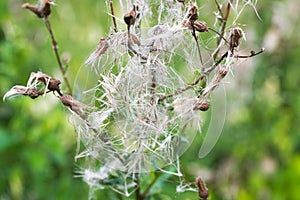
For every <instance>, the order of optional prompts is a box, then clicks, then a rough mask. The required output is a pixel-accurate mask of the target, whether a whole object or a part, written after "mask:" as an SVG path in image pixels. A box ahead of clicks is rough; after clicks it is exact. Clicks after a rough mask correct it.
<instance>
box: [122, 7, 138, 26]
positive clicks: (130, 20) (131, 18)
mask: <svg viewBox="0 0 300 200" xmlns="http://www.w3.org/2000/svg"><path fill="white" fill-rule="evenodd" d="M135 20H136V6H135V5H134V6H133V8H132V10H131V11H130V12H129V13H126V14H125V15H124V21H125V23H126V24H127V26H128V27H130V26H131V25H134V23H135Z"/></svg>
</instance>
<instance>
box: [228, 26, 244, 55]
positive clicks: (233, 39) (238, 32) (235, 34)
mask: <svg viewBox="0 0 300 200" xmlns="http://www.w3.org/2000/svg"><path fill="white" fill-rule="evenodd" d="M243 36H244V32H243V30H242V29H241V28H239V27H236V28H233V29H231V34H230V43H229V45H230V49H231V50H233V49H234V48H235V47H238V46H239V45H240V39H241V38H242V37H243Z"/></svg>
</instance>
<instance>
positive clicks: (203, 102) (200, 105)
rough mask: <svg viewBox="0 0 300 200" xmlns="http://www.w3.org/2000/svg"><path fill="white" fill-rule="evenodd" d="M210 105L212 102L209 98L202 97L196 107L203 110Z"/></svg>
mask: <svg viewBox="0 0 300 200" xmlns="http://www.w3.org/2000/svg"><path fill="white" fill-rule="evenodd" d="M209 107H210V103H209V101H208V100H207V99H200V100H198V102H197V103H196V104H195V107H194V109H195V110H201V111H207V110H208V109H209Z"/></svg>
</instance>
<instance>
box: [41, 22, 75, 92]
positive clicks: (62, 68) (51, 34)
mask: <svg viewBox="0 0 300 200" xmlns="http://www.w3.org/2000/svg"><path fill="white" fill-rule="evenodd" d="M45 25H46V27H47V30H48V31H49V34H50V37H51V40H52V48H53V51H54V54H55V57H56V60H57V63H58V66H59V69H60V71H61V73H62V76H63V79H64V81H65V84H66V86H67V89H68V93H69V94H71V93H72V88H71V85H70V83H69V80H68V78H67V76H66V70H65V69H64V67H63V65H62V62H61V59H60V57H59V54H58V48H57V42H56V40H55V37H54V34H53V31H52V28H51V24H50V21H49V19H48V17H45Z"/></svg>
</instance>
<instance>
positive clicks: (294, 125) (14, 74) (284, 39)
mask: <svg viewBox="0 0 300 200" xmlns="http://www.w3.org/2000/svg"><path fill="white" fill-rule="evenodd" d="M25 2H26V1H21V0H6V1H0V97H1V98H2V97H3V95H4V94H5V92H6V91H8V90H9V89H10V88H11V87H12V86H13V85H17V84H19V85H25V84H26V82H27V79H28V77H29V75H30V73H31V72H32V71H34V72H36V71H38V70H41V71H43V72H45V73H47V74H49V75H52V76H54V77H57V78H60V77H61V76H60V72H59V70H58V67H57V64H56V60H55V57H54V54H53V51H52V49H51V40H50V37H49V35H48V32H47V30H46V28H45V26H44V24H43V21H42V20H40V19H38V18H36V17H35V16H34V15H33V14H32V13H30V12H28V11H27V10H24V9H22V8H21V5H22V4H23V3H25ZM30 3H36V2H35V1H31V2H30ZM201 3H202V4H203V1H199V7H200V17H201V16H203V18H204V19H205V20H206V21H207V22H208V24H211V23H213V22H214V15H213V11H214V10H215V7H214V4H213V1H211V2H210V1H207V3H206V2H205V3H206V4H207V5H205V6H201V5H202V4H201ZM207 8H210V9H207ZM208 11H209V12H208ZM257 11H258V13H259V15H260V17H261V19H262V20H259V19H258V18H257V16H256V15H255V12H254V10H253V9H252V8H251V7H248V8H247V9H246V11H245V12H244V13H243V14H242V16H241V18H240V20H239V23H240V24H241V25H242V26H243V28H244V30H245V32H246V37H247V41H243V44H242V47H241V52H243V51H244V52H249V51H250V50H259V49H260V48H261V47H265V48H266V52H265V53H264V54H262V55H260V56H258V57H255V58H251V59H250V60H249V61H247V62H239V65H238V66H237V67H236V68H235V69H234V70H233V74H234V76H233V75H230V76H229V78H228V79H227V80H226V82H228V83H229V84H228V85H227V86H226V88H227V109H228V112H227V118H226V124H225V127H224V130H223V132H222V135H221V137H220V139H219V140H218V143H217V145H216V146H215V148H214V149H213V150H212V152H211V153H210V154H208V156H206V157H205V158H203V159H199V158H198V151H199V147H200V145H201V142H202V141H203V138H204V135H205V130H206V126H207V125H208V124H209V121H208V122H205V123H204V130H203V133H202V135H201V134H199V135H198V136H197V137H196V138H195V140H194V142H193V144H192V146H191V147H190V148H189V149H188V151H187V152H186V153H185V154H184V155H183V156H182V166H183V168H182V171H183V172H184V173H185V174H186V177H185V178H186V179H187V181H194V179H195V177H196V176H198V175H201V176H203V177H204V178H205V179H206V181H207V187H208V188H209V191H210V194H211V199H239V200H248V199H249V200H250V199H251V200H252V199H263V200H266V199H272V200H284V199H289V200H292V199H299V186H300V112H299V111H300V93H299V87H300V78H299V74H300V60H299V58H300V57H299V55H300V31H299V30H300V17H299V15H300V3H299V1H298V0H278V1H276V0H275V1H274V0H264V1H258V4H257ZM106 12H107V9H106V7H105V1H104V0H102V1H95V0H85V1H81V0H64V1H59V0H57V6H55V8H54V9H53V13H52V15H51V17H50V20H51V22H52V26H53V29H54V34H55V35H56V38H57V41H58V43H59V51H60V53H61V55H62V57H63V58H64V59H65V60H66V61H68V65H69V69H68V77H69V79H70V80H71V82H72V83H73V82H74V80H75V78H76V74H77V72H78V70H79V68H80V67H81V66H82V64H83V62H84V60H85V59H86V58H87V57H88V55H89V54H90V53H91V52H92V51H93V49H94V48H95V46H96V45H97V43H98V40H99V38H100V37H102V36H104V37H106V36H108V33H109V30H110V26H111V18H110V17H108V16H107V14H106ZM116 12H117V13H116V14H117V16H118V17H120V18H121V17H122V14H121V13H119V12H118V8H116ZM232 14H233V15H234V13H232ZM123 28H125V26H124V27H123ZM76 143H77V136H76V133H75V131H74V128H73V127H72V125H71V124H70V122H69V119H68V112H67V111H66V110H65V108H64V107H63V106H62V105H61V104H60V103H59V102H58V101H57V99H56V98H53V97H51V95H47V96H46V97H42V98H39V99H36V100H31V99H30V98H26V97H19V98H13V99H11V100H8V101H5V102H2V101H0V199H1V200H8V199H15V200H21V199H87V198H88V194H89V189H88V187H87V185H86V184H85V183H84V182H83V181H82V180H81V179H80V178H74V175H75V172H76V171H77V170H78V169H79V168H80V167H79V166H80V162H79V163H78V162H75V160H74V156H75V155H76V148H77V144H76ZM177 183H178V182H177V180H176V179H173V178H172V177H171V178H170V177H167V176H164V177H162V178H161V180H160V181H158V182H157V184H156V185H155V186H154V187H153V192H156V193H157V195H155V197H154V198H153V199H162V200H169V199H180V200H185V199H186V200H188V199H197V194H196V193H193V192H185V193H183V194H181V193H176V184H177ZM96 196H97V197H98V199H130V198H124V197H123V198H121V197H119V196H118V195H116V194H115V193H114V192H112V191H109V190H107V191H97V192H96Z"/></svg>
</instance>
